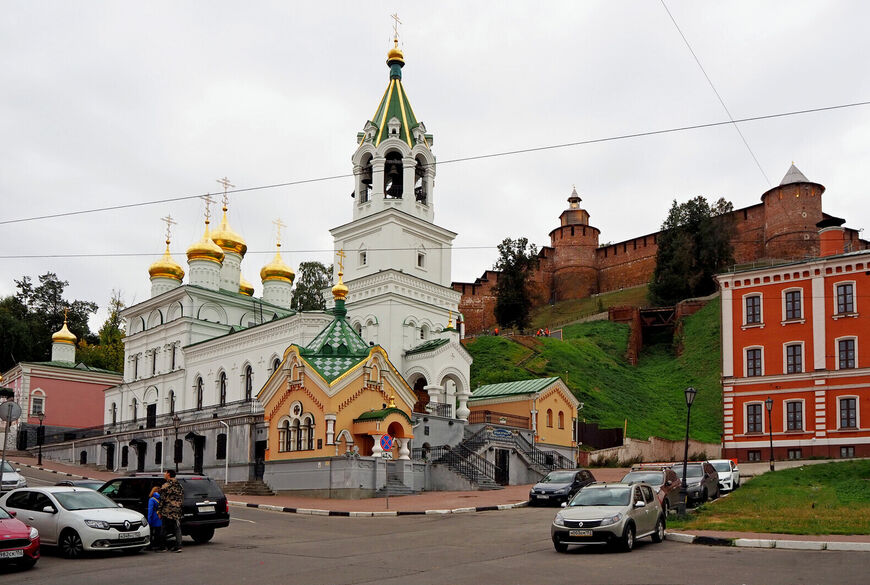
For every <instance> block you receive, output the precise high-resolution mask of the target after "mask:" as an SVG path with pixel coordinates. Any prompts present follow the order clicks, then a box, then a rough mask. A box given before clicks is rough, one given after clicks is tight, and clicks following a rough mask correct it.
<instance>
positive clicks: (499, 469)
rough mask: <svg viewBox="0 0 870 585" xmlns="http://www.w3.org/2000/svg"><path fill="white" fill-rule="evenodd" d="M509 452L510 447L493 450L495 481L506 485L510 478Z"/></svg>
mask: <svg viewBox="0 0 870 585" xmlns="http://www.w3.org/2000/svg"><path fill="white" fill-rule="evenodd" d="M510 470H511V452H510V449H496V450H495V483H497V484H498V485H508V484H510V480H511V471H510Z"/></svg>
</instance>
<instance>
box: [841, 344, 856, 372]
mask: <svg viewBox="0 0 870 585" xmlns="http://www.w3.org/2000/svg"><path fill="white" fill-rule="evenodd" d="M854 367H855V340H854V339H839V340H837V369H838V370H851V369H852V368H854Z"/></svg>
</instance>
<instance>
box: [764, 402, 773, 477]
mask: <svg viewBox="0 0 870 585" xmlns="http://www.w3.org/2000/svg"><path fill="white" fill-rule="evenodd" d="M764 406H766V407H767V433H768V435H769V436H770V470H771V471H773V470H774V469H773V424H772V423H771V422H770V418H771V412H772V411H773V398H771V397H770V396H768V397H767V400H765V401H764Z"/></svg>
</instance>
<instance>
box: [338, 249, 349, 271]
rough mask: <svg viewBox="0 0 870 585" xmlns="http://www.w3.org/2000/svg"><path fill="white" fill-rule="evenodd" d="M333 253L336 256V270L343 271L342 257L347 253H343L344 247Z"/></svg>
mask: <svg viewBox="0 0 870 585" xmlns="http://www.w3.org/2000/svg"><path fill="white" fill-rule="evenodd" d="M335 255H336V256H338V271H339V272H344V257H345V256H347V254H345V253H344V248H342V249H341V250H339V251H338V252H336V253H335Z"/></svg>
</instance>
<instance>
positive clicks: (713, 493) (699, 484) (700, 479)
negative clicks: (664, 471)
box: [672, 461, 719, 504]
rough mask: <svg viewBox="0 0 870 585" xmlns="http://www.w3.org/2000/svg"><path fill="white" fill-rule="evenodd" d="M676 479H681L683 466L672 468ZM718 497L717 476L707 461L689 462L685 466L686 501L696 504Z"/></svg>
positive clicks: (675, 465) (677, 465) (678, 465)
mask: <svg viewBox="0 0 870 585" xmlns="http://www.w3.org/2000/svg"><path fill="white" fill-rule="evenodd" d="M672 469H673V470H674V473H676V474H677V477H679V478H680V479H682V477H683V464H682V463H676V464H674V466H673V468H672ZM718 497H719V474H718V473H717V472H716V470H715V469H713V466H712V465H710V463H709V462H707V461H690V462H689V463H687V464H686V499H687V500H688V501H689V502H695V503H697V504H700V503H703V502H706V501H707V500H710V499H714V500H715V499H716V498H718Z"/></svg>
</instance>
